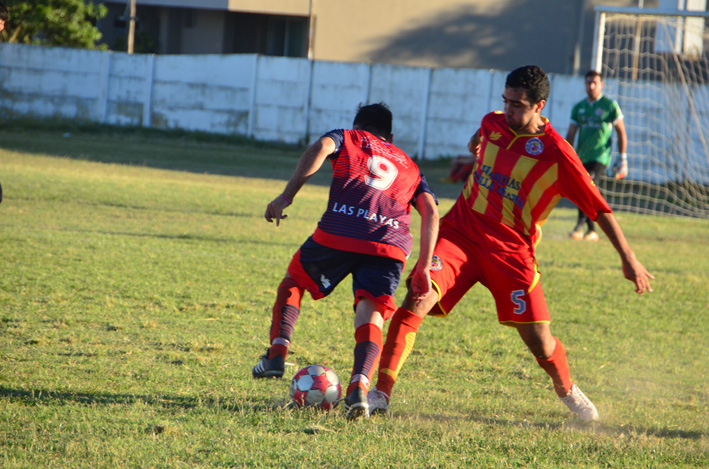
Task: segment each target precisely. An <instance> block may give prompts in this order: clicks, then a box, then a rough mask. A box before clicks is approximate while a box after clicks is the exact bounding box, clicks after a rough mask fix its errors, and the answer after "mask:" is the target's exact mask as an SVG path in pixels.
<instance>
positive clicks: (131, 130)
mask: <svg viewBox="0 0 709 469" xmlns="http://www.w3.org/2000/svg"><path fill="white" fill-rule="evenodd" d="M0 124H1V127H2V128H0V148H2V149H6V150H12V151H18V152H28V153H41V154H45V155H49V156H55V157H60V158H69V159H76V160H82V161H91V162H97V163H111V164H121V165H129V166H143V167H149V168H156V169H165V170H173V171H185V172H191V173H197V174H215V175H224V176H240V177H248V178H260V179H272V180H280V181H287V180H288V179H289V178H290V176H291V175H292V174H293V170H294V169H295V167H296V164H297V161H298V158H299V157H300V155H301V154H302V152H303V150H304V149H305V146H303V145H288V144H283V143H277V142H263V141H258V140H254V139H248V138H245V137H239V136H227V135H220V134H207V133H201V132H187V131H173V130H157V129H143V128H139V127H121V126H112V125H99V124H93V123H80V122H73V121H61V120H60V121H34V120H16V121H13V120H10V121H0ZM417 164H418V165H419V168H420V169H421V171H422V172H423V174H424V175H425V176H426V178H427V180H428V183H429V185H430V186H431V188H432V189H433V191H434V192H435V193H436V195H437V196H438V197H439V198H451V199H455V198H457V197H458V195H459V194H460V191H461V189H462V188H463V185H462V184H460V183H456V184H450V183H443V182H440V180H441V179H442V178H444V177H446V176H448V173H449V169H450V160H449V159H443V160H435V161H431V160H426V161H417ZM326 166H329V165H326ZM331 176H332V171H330V170H329V168H322V169H321V170H320V171H318V172H317V173H316V174H315V175H314V176H313V177H312V178H311V179H310V180H309V181H308V184H309V185H319V186H326V187H327V186H329V185H330V180H331Z"/></svg>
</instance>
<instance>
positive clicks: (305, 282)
mask: <svg viewBox="0 0 709 469" xmlns="http://www.w3.org/2000/svg"><path fill="white" fill-rule="evenodd" d="M403 270H404V263H403V262H402V261H399V260H396V259H391V258H388V257H381V256H372V255H368V254H360V253H356V252H348V251H341V250H339V249H333V248H329V247H326V246H323V245H321V244H318V243H316V242H315V241H313V239H312V238H308V240H307V241H306V242H305V243H303V245H302V246H301V247H300V249H299V250H298V252H297V253H295V255H294V256H293V259H292V260H291V263H290V265H289V266H288V274H289V275H290V276H291V277H292V278H293V279H294V280H295V281H296V282H298V284H300V285H301V286H302V287H304V288H305V289H306V290H308V291H309V292H310V295H311V296H312V297H313V299H315V300H318V299H320V298H324V297H326V296H327V295H329V294H330V293H332V291H333V290H334V289H335V287H336V286H337V285H338V284H339V283H340V282H341V281H342V280H344V278H345V277H347V275H349V274H352V292H353V293H354V296H355V307H356V305H357V303H358V302H359V300H360V299H361V298H369V299H371V300H373V301H376V302H377V303H380V304H382V305H383V306H384V307H385V309H386V310H385V311H382V316H384V319H385V320H386V319H388V318H389V317H391V315H392V314H394V311H395V310H396V304H395V302H394V293H395V292H396V288H397V287H398V286H399V281H400V280H401V273H402V271H403Z"/></svg>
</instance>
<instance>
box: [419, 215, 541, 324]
mask: <svg viewBox="0 0 709 469" xmlns="http://www.w3.org/2000/svg"><path fill="white" fill-rule="evenodd" d="M433 254H434V256H433V262H432V264H431V280H432V281H433V284H434V287H435V288H436V289H437V290H438V293H439V300H438V303H437V304H436V306H434V307H433V309H432V310H431V312H430V313H429V314H430V315H432V316H446V315H448V313H449V312H450V311H451V310H452V309H453V307H454V306H455V305H456V304H457V303H458V301H460V299H461V298H463V295H465V294H466V293H467V291H468V290H470V288H471V287H472V286H473V285H475V284H476V283H477V282H480V283H482V284H483V285H485V286H486V287H487V288H488V289H489V290H490V292H491V293H492V296H493V298H495V304H496V306H497V318H498V320H499V321H500V323H502V324H507V325H510V326H512V325H514V324H528V323H536V322H549V321H550V318H549V309H548V308H547V304H546V300H545V299H544V292H543V291H542V286H541V283H540V282H539V277H540V274H539V271H538V270H537V263H536V259H535V258H534V255H532V254H524V253H519V252H504V251H496V252H491V251H489V250H487V249H485V248H483V247H482V246H480V245H478V244H475V243H473V242H471V241H470V240H469V239H468V238H466V237H465V236H463V235H462V234H460V233H459V232H458V231H456V230H454V229H452V228H450V227H449V226H446V225H445V224H444V225H443V226H442V227H441V231H440V232H439V234H438V242H437V243H436V248H435V250H434V252H433Z"/></svg>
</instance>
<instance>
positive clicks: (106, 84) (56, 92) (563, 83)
mask: <svg viewBox="0 0 709 469" xmlns="http://www.w3.org/2000/svg"><path fill="white" fill-rule="evenodd" d="M507 73H508V72H507V71H494V70H475V69H451V68H440V69H430V68H421V67H407V66H402V65H384V64H364V63H342V62H328V61H308V60H307V59H293V58H285V57H265V56H258V55H250V54H245V55H189V56H178V55H166V56H154V55H141V54H135V55H127V54H123V53H113V52H100V51H89V50H81V49H65V48H52V47H39V46H28V45H19V44H0V116H2V117H5V118H16V117H22V116H35V117H41V118H54V117H56V118H65V119H79V120H84V121H93V122H100V123H107V124H118V125H134V126H145V127H154V128H160V129H187V130H198V131H205V132H213V133H221V134H228V135H244V136H249V137H254V138H257V139H260V140H270V141H280V142H287V143H309V142H312V141H314V140H315V139H316V138H317V137H319V136H320V135H322V134H323V133H324V132H327V131H328V130H331V129H333V128H350V127H351V125H352V119H353V117H354V111H355V109H356V107H357V105H358V104H359V103H363V102H365V103H366V102H370V103H371V102H377V101H385V102H387V103H388V104H389V105H390V107H391V109H392V111H393V113H394V129H393V132H394V142H395V143H396V144H397V145H398V146H400V147H401V148H402V149H404V150H405V151H406V152H407V153H408V154H409V155H411V156H412V157H423V158H428V159H436V158H440V157H443V156H452V155H458V154H464V153H467V148H466V147H467V142H468V139H469V138H470V136H471V135H472V133H473V132H475V130H476V129H477V128H478V126H479V123H480V119H481V118H482V116H483V115H485V114H486V113H487V112H489V111H493V110H497V109H501V107H502V99H501V94H502V92H503V89H504V82H505V77H506V75H507ZM550 79H551V96H550V99H549V102H548V103H547V107H546V108H545V111H544V112H543V114H544V115H545V116H546V117H547V118H549V119H550V120H551V122H552V124H553V125H554V127H555V128H556V130H557V131H558V132H559V133H560V134H561V135H562V136H565V135H566V130H567V128H568V123H569V115H570V112H571V108H572V106H573V104H574V103H576V102H577V101H578V100H580V99H581V98H583V96H584V86H583V78H582V77H577V76H571V75H561V74H550ZM667 86H671V85H667ZM655 88H657V86H656V85H655V86H649V85H648V86H641V84H640V83H638V84H636V85H634V86H633V89H632V90H622V89H619V85H618V83H617V82H615V81H613V80H610V79H609V80H606V84H605V90H606V91H607V93H608V94H609V96H626V97H627V101H625V102H624V101H622V100H621V102H620V105H621V108H622V109H623V111H624V113H625V116H626V128H627V129H628V135H629V153H630V155H631V156H632V157H633V162H632V165H638V164H639V163H640V162H641V161H643V160H647V159H649V158H650V155H659V156H657V158H656V159H657V163H653V164H652V165H646V166H644V167H646V168H647V171H648V173H647V174H644V173H643V172H642V171H645V170H644V169H641V168H640V167H635V168H633V171H635V172H634V175H635V176H634V177H639V178H641V179H644V180H648V181H655V180H656V179H657V178H659V180H664V179H665V178H666V175H667V174H670V173H672V174H680V175H682V174H687V173H688V172H690V173H696V172H699V173H702V174H706V170H707V169H706V161H703V160H702V159H701V158H700V157H695V158H694V159H689V160H688V159H687V155H700V156H701V155H706V151H705V146H706V140H707V139H706V135H704V134H705V133H706V132H704V131H702V132H701V134H700V133H698V132H697V130H696V129H698V128H702V129H704V128H705V126H706V122H709V115H708V114H707V111H706V109H707V108H706V105H705V104H702V105H701V106H699V105H698V104H695V103H699V102H701V103H707V102H709V87H706V86H704V87H703V88H697V89H696V90H694V93H696V94H695V95H694V99H693V100H692V104H694V107H695V108H696V109H695V110H696V113H695V114H693V113H690V112H689V108H688V105H689V104H688V101H687V98H686V96H685V95H684V93H683V90H677V91H676V93H675V94H676V95H677V98H676V99H672V97H673V96H674V94H672V91H673V90H672V89H667V90H663V91H662V92H660V91H659V90H655ZM633 93H642V95H638V96H637V97H636V96H635V95H634V94H633ZM648 93H655V94H648ZM668 96H669V101H668ZM670 107H677V109H678V110H677V111H676V112H675V113H674V115H687V116H695V117H694V119H695V120H696V121H699V124H697V122H695V121H690V120H688V119H689V117H688V118H687V119H684V120H681V122H679V121H678V122H667V119H666V118H664V117H663V116H664V114H663V113H662V112H661V110H662V108H665V109H667V108H670ZM688 129H690V131H689V136H690V137H691V138H690V139H689V140H687V139H686V138H680V136H682V135H685V136H686V135H687V134H688ZM691 129H694V130H691ZM677 142H683V143H682V145H685V146H686V148H685V147H683V148H677V147H678V143H677ZM667 155H670V156H667ZM658 165H659V166H658ZM668 165H669V166H668ZM674 166H676V167H677V168H674ZM658 168H659V169H658Z"/></svg>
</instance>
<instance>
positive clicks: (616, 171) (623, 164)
mask: <svg viewBox="0 0 709 469" xmlns="http://www.w3.org/2000/svg"><path fill="white" fill-rule="evenodd" d="M627 175H628V157H627V156H626V155H625V153H623V154H622V155H621V157H620V161H618V162H617V163H616V164H615V166H613V176H614V177H615V178H616V179H623V178H624V177H625V176H627Z"/></svg>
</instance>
